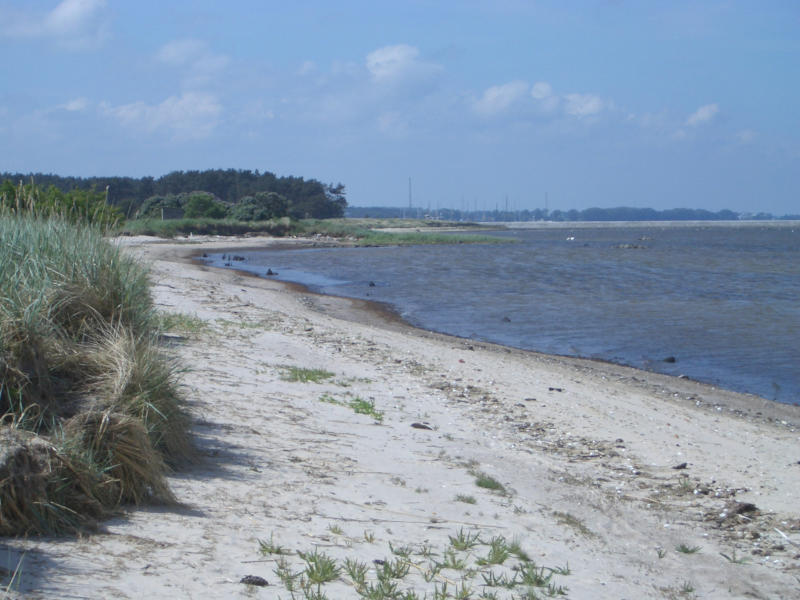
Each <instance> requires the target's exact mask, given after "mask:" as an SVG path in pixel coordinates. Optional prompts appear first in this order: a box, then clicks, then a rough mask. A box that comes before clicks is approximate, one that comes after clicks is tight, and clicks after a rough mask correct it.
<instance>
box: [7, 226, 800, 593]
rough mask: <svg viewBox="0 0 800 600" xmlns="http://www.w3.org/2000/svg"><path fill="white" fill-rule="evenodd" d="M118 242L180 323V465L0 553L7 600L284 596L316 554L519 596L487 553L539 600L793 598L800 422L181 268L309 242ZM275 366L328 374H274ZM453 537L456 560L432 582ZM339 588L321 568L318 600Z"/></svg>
mask: <svg viewBox="0 0 800 600" xmlns="http://www.w3.org/2000/svg"><path fill="white" fill-rule="evenodd" d="M119 243H121V244H123V245H124V246H125V247H126V248H127V251H129V252H131V253H133V254H135V255H136V256H138V257H141V260H143V261H145V262H147V263H148V264H150V268H151V273H152V282H153V288H152V291H153V296H154V299H155V302H156V306H157V308H158V309H159V310H162V311H165V312H174V313H180V314H184V315H191V316H193V317H196V318H197V320H202V322H203V324H202V326H201V327H198V328H197V330H196V331H191V332H184V333H180V334H175V335H174V336H171V337H170V338H169V340H168V341H169V348H168V352H170V353H173V354H174V355H175V356H177V357H178V359H179V360H180V361H181V362H182V364H183V365H184V366H185V367H186V368H187V371H186V373H185V375H184V377H183V388H184V394H185V398H186V401H187V407H188V411H189V412H190V414H191V416H192V419H193V428H192V429H193V434H194V436H195V441H196V444H197V448H198V458H197V461H196V463H195V464H192V465H188V466H186V467H184V468H182V469H180V470H177V471H176V472H174V473H173V474H172V475H171V477H170V478H169V483H170V486H171V488H172V490H173V491H174V493H175V495H176V496H177V498H178V500H179V501H180V503H181V504H180V505H179V506H177V507H173V506H165V507H158V506H157V507H152V506H145V507H128V508H127V509H126V510H125V511H124V512H123V513H122V514H120V515H119V516H117V517H115V518H112V519H110V520H108V521H106V522H104V523H103V524H102V525H101V531H99V532H98V533H95V534H86V535H82V536H81V537H79V538H78V539H75V538H62V539H49V538H30V539H27V540H11V539H6V540H4V546H5V552H4V553H5V555H6V561H5V562H6V564H10V565H12V566H13V565H14V564H16V563H17V561H18V557H20V556H22V555H23V554H24V561H23V563H22V568H21V570H20V581H19V585H18V586H17V587H18V589H17V590H16V592H11V593H10V595H12V596H14V595H18V596H20V597H26V598H111V597H113V598H173V599H178V598H240V597H241V598H265V599H267V598H284V599H288V598H292V597H293V595H292V593H291V592H290V591H289V590H287V586H286V583H285V581H282V580H281V578H280V577H279V576H278V574H276V570H278V571H280V569H281V568H282V567H285V568H288V569H289V570H290V571H293V572H300V571H302V570H303V568H304V567H305V566H306V562H304V560H303V558H302V557H301V556H299V555H298V552H303V553H306V552H314V551H316V552H317V553H324V554H325V555H327V556H330V557H332V558H335V559H336V560H337V561H339V564H341V565H343V564H344V561H345V560H346V559H349V560H351V561H356V560H357V561H360V562H363V563H364V564H365V565H367V566H368V567H369V573H368V574H367V579H368V580H369V581H371V582H374V581H376V571H377V570H379V569H380V568H382V565H381V564H380V562H378V563H376V562H374V561H385V562H384V564H386V563H387V562H391V561H393V560H395V559H397V558H398V557H402V556H403V555H404V554H407V555H408V558H407V560H406V562H408V564H409V565H410V566H411V568H410V569H409V571H408V573H407V574H405V575H404V576H402V577H398V578H397V579H396V583H397V588H398V589H399V590H402V591H406V590H414V591H416V592H417V594H418V597H419V598H423V597H425V594H426V593H427V597H428V598H433V597H434V593H435V592H436V591H437V590H439V591H440V590H441V589H442V587H443V586H445V585H446V586H449V587H448V588H447V589H448V591H449V593H450V594H451V596H449V597H457V596H456V593H457V590H458V589H461V590H465V589H470V590H471V591H470V595H469V596H464V597H470V598H481V597H491V596H488V595H487V594H489V593H496V594H497V596H496V597H498V598H512V597H523V596H521V594H522V592H524V591H525V589H526V588H524V587H517V588H513V589H511V588H503V587H501V586H497V587H490V586H489V585H488V583H487V580H486V577H485V576H486V575H487V573H488V572H489V569H490V566H487V565H485V564H481V562H480V560H481V559H482V557H486V556H487V553H488V552H489V550H490V547H491V546H490V540H492V539H495V540H497V539H499V538H500V537H502V538H504V539H505V540H507V541H509V542H510V541H512V540H513V541H515V542H518V546H519V547H520V548H521V549H523V550H524V551H525V553H526V554H527V555H528V556H529V558H530V559H532V560H533V561H535V563H536V564H537V565H538V566H539V567H545V572H546V573H548V574H550V575H552V581H551V583H552V588H551V590H552V591H553V593H555V592H556V591H557V590H558V588H561V591H564V592H565V593H566V596H562V597H569V598H576V599H584V598H585V599H602V598H609V599H631V600H634V599H640V598H763V599H780V598H800V500H799V499H800V407H797V406H788V405H780V404H775V403H773V402H771V401H767V400H764V399H761V398H757V397H754V396H747V395H742V394H736V393H733V392H728V391H725V390H720V389H717V388H714V387H711V386H708V385H704V384H700V383H696V382H693V381H690V380H687V379H681V378H673V377H667V376H662V375H658V374H653V373H647V372H643V371H638V370H635V369H630V368H626V367H620V366H616V365H611V364H606V363H601V362H596V361H589V360H579V359H568V358H562V357H553V356H547V355H541V354H536V353H532V352H524V351H519V350H514V349H509V348H504V347H501V346H494V345H491V344H486V343H479V342H474V341H470V340H465V339H459V338H454V337H448V336H445V335H440V334H434V333H430V332H426V331H421V330H418V329H415V328H413V327H410V326H408V325H406V324H404V323H402V322H401V321H399V320H398V319H396V318H395V317H393V316H392V315H391V314H390V313H388V312H386V311H381V310H379V309H378V308H376V307H375V306H371V305H369V304H367V303H365V302H362V301H355V300H348V299H341V298H333V297H323V296H318V295H315V294H312V293H309V292H307V291H304V290H302V289H299V288H298V287H297V286H291V285H286V284H283V283H280V282H277V281H271V280H268V279H261V278H256V277H252V276H248V275H246V274H243V273H238V272H235V271H232V270H219V269H212V268H208V267H205V266H202V265H199V264H196V263H195V262H193V261H192V258H191V257H192V255H196V254H198V253H201V252H203V251H211V250H212V249H213V251H220V250H221V249H225V250H229V249H231V250H235V249H236V248H245V247H247V248H252V247H265V246H268V245H270V244H284V245H285V244H286V243H297V244H303V243H305V244H307V243H309V241H308V240H305V241H304V240H294V241H287V240H276V239H270V238H243V239H242V238H240V239H234V238H227V239H226V238H214V239H208V238H193V239H190V240H177V241H163V240H155V239H152V238H127V239H125V238H123V239H121V240H119ZM291 368H295V369H316V370H324V371H326V372H328V373H330V374H331V376H330V377H327V378H322V379H320V380H318V381H308V382H303V381H290V380H288V379H289V378H288V374H289V373H290V370H291ZM364 407H368V408H367V409H366V410H361V409H363V408H364ZM481 477H484V478H485V479H484V480H481ZM485 480H489V481H492V482H495V483H496V484H498V485H499V486H500V487H499V488H497V489H491V488H492V487H497V486H488V487H483V486H481V485H478V484H477V483H476V482H478V481H485ZM469 535H474V536H475V538H476V539H478V540H480V542H481V543H480V544H477V545H475V546H474V547H472V548H470V549H467V550H465V551H463V553H461V554H460V555H459V556H460V557H461V558H463V559H464V560H465V561H466V565H465V566H464V567H462V568H458V567H457V566H456V565H454V564H452V565H448V566H445V567H443V568H441V569H440V570H438V572H436V571H437V570H436V569H435V568H433V567H434V565H435V564H436V562H441V561H443V560H444V559H445V557H446V555H447V549H448V548H451V549H452V547H453V546H452V542H451V537H452V538H458V537H459V536H462V537H463V536H469ZM260 542H263V544H260ZM261 549H267V550H269V549H271V550H273V552H272V553H263V552H261V551H260V550H261ZM403 549H405V550H403ZM276 550H282V551H283V552H277V551H276ZM515 561H516V562H515ZM489 562H490V563H491V561H489ZM520 564H521V562H520V560H519V559H518V557H516V558H515V557H511V558H509V559H508V560H507V561H506V562H504V563H503V564H499V563H498V564H497V565H496V567H495V569H496V570H495V573H497V574H502V573H503V570H504V569H505V574H506V575H509V576H513V575H514V573H516V572H519V566H520ZM515 566H516V571H515ZM247 576H253V577H259V578H263V580H266V582H268V585H266V586H258V585H248V584H246V583H242V582H241V581H242V578H245V577H247ZM250 581H257V580H255V579H251V580H250ZM459 586H460V587H459ZM356 587H357V586H356V585H355V584H354V582H353V579H352V577H351V576H350V575H349V574H348V573H347V572H346V571H344V570H343V571H342V572H341V574H339V576H338V577H337V578H335V579H334V580H333V581H331V582H329V583H326V584H325V585H324V586H322V587H321V590H322V592H324V593H325V594H326V596H325V597H327V598H329V599H331V600H334V599H336V598H359V597H360V596H359V594H358V593H357V591H356ZM314 589H317V588H316V587H315V588H314ZM545 591H546V588H544V587H543V588H541V589H540V590H539V591H538V592H537V593H538V594H539V595H541V596H544V595H545ZM481 594H484V595H483V596H482V595H481ZM512 594H516V595H512ZM294 597H296V598H304V597H306V596H304V595H303V592H302V591H301V592H297V591H295V592H294ZM397 597H405V596H399V595H398V596H397Z"/></svg>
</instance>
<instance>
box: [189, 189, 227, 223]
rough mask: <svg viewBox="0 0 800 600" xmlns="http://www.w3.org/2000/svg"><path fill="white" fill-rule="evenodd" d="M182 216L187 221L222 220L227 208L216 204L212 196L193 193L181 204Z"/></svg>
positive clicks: (219, 203) (204, 193)
mask: <svg viewBox="0 0 800 600" xmlns="http://www.w3.org/2000/svg"><path fill="white" fill-rule="evenodd" d="M183 209H184V211H185V212H184V216H185V217H186V218H187V219H197V218H208V219H223V218H225V216H226V215H227V214H228V208H227V207H226V206H225V205H224V204H222V203H221V202H217V201H216V200H215V199H214V196H213V195H211V194H209V193H206V192H193V193H191V194H189V197H188V198H187V199H186V201H185V202H184V203H183Z"/></svg>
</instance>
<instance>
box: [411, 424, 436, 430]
mask: <svg viewBox="0 0 800 600" xmlns="http://www.w3.org/2000/svg"><path fill="white" fill-rule="evenodd" d="M411 426H412V427H413V428H414V429H427V430H428V431H433V427H431V426H430V425H426V424H425V423H412V424H411Z"/></svg>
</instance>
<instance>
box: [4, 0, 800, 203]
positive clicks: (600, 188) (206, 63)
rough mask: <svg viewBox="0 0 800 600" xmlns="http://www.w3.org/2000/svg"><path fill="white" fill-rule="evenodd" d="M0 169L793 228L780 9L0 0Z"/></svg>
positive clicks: (796, 116) (792, 94)
mask: <svg viewBox="0 0 800 600" xmlns="http://www.w3.org/2000/svg"><path fill="white" fill-rule="evenodd" d="M0 56H2V60H0V139H2V141H3V143H2V145H0V171H22V172H31V171H42V172H52V173H58V174H61V175H83V176H89V175H131V176H142V175H154V176H158V175H162V174H164V173H167V172H169V171H172V170H176V169H183V170H186V169H205V168H242V169H259V170H261V171H265V170H266V171H272V172H274V173H276V174H279V175H299V176H303V177H308V178H316V179H319V180H321V181H324V182H332V183H335V182H339V181H341V182H342V183H344V184H345V185H346V187H347V191H348V200H349V202H350V203H351V204H353V205H359V206H370V205H376V206H380V205H382V206H403V205H406V204H407V203H408V179H409V177H411V178H412V187H413V201H414V204H415V205H417V206H423V207H432V208H435V207H453V208H470V209H472V208H479V209H486V208H489V209H493V208H494V207H495V206H497V205H499V206H500V207H501V208H502V207H503V206H504V205H505V201H506V197H507V198H508V202H509V205H510V206H511V207H513V208H515V209H521V208H536V207H542V206H544V198H545V194H547V197H548V199H549V208H550V209H555V208H559V209H562V210H566V209H570V208H578V209H582V208H587V207H591V206H601V207H611V206H622V205H625V206H639V207H653V208H659V209H664V208H676V207H691V208H706V209H709V210H720V209H722V208H730V209H732V210H736V211H768V212H772V213H775V214H785V213H800V94H798V91H799V90H798V88H800V2H796V1H795V0H787V1H769V0H764V1H755V0H753V1H748V2H737V1H721V0H720V1H713V0H709V1H705V2H697V1H687V2H683V1H680V0H675V1H669V2H667V1H664V2H650V1H644V0H641V1H626V0H616V1H615V0H596V1H589V0H586V1H577V0H576V1H570V2H566V1H560V0H552V1H541V2H539V1H535V0H528V1H522V0H494V1H483V0H462V1H458V2H456V1H438V2H436V1H432V0H404V1H402V2H397V1H394V2H384V1H380V0H372V1H363V2H353V1H348V0H340V1H338V2H329V1H326V2H322V1H303V0H299V1H296V2H285V1H283V2H271V1H264V0H261V1H255V0H254V1H249V0H229V1H228V2H211V1H206V0H191V1H189V0H185V1H182V0H178V1H173V0H168V1H163V0H162V1H160V2H151V1H149V0H138V1H137V2H132V1H131V2H128V1H121V0H120V1H112V0H108V1H105V0H63V1H62V2H58V1H45V0H33V1H25V2H23V1H14V2H8V1H3V0H0Z"/></svg>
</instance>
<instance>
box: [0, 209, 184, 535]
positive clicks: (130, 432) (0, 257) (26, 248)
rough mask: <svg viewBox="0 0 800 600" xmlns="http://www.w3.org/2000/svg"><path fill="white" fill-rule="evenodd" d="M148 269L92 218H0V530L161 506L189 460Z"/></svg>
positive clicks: (56, 525)
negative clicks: (177, 469) (172, 471)
mask: <svg viewBox="0 0 800 600" xmlns="http://www.w3.org/2000/svg"><path fill="white" fill-rule="evenodd" d="M158 324H159V320H158V319H157V318H156V315H155V312H154V310H153V305H152V300H151V298H150V292H149V281H148V273H147V271H146V269H144V268H143V267H142V265H141V264H139V263H138V262H137V261H135V260H134V259H132V258H131V257H129V256H126V255H124V254H123V253H122V252H121V251H120V250H119V248H117V247H115V246H112V245H111V244H109V243H108V242H107V241H105V240H104V239H103V237H102V235H101V233H100V231H99V230H98V229H97V228H95V227H92V226H87V225H82V224H75V223H69V222H67V221H64V220H61V219H41V218H37V217H34V216H30V215H28V216H26V215H24V214H22V215H21V214H19V213H17V214H9V213H2V214H0V415H2V417H1V418H0V439H1V440H2V441H3V442H4V444H3V448H2V452H0V534H2V535H14V534H25V533H29V532H34V533H56V532H60V531H72V530H76V529H78V528H80V527H83V526H85V525H86V524H88V523H90V522H92V521H93V520H94V519H97V518H99V517H100V516H102V515H103V514H106V513H107V512H108V511H109V510H112V509H113V508H114V507H116V506H117V505H118V504H120V503H125V502H133V503H141V502H173V501H174V497H173V495H172V493H171V492H170V490H169V488H168V487H167V484H166V480H165V479H164V473H165V472H166V469H167V466H166V465H172V464H176V463H178V462H181V461H183V460H185V459H187V458H189V457H190V455H191V444H190V441H189V436H188V419H187V416H186V414H185V412H184V410H183V407H182V403H181V400H180V397H179V394H178V392H177V374H178V368H177V365H176V364H175V363H174V362H173V361H172V360H170V359H169V358H168V357H166V356H165V355H164V354H163V352H162V350H161V348H160V347H159V342H158V339H159V325H158Z"/></svg>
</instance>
